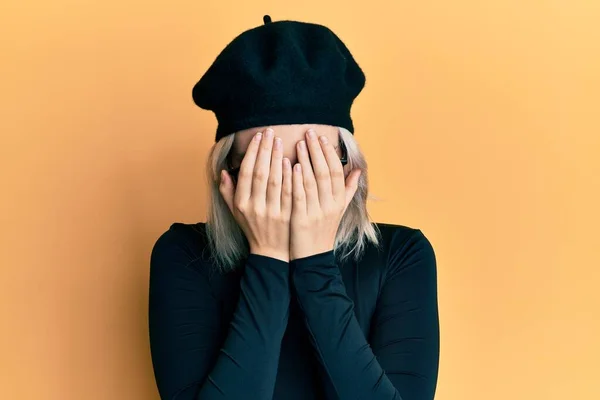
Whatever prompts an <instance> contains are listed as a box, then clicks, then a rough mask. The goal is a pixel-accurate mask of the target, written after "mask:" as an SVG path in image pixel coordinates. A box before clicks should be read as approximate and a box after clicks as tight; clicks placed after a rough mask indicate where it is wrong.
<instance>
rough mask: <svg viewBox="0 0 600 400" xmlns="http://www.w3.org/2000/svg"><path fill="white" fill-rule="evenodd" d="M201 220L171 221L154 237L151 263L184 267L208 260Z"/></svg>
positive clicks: (204, 232)
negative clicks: (191, 221)
mask: <svg viewBox="0 0 600 400" xmlns="http://www.w3.org/2000/svg"><path fill="white" fill-rule="evenodd" d="M204 229H205V226H204V223H203V222H198V223H182V222H173V223H171V225H170V226H169V227H168V228H167V229H166V230H165V231H163V232H162V233H161V234H160V235H159V236H158V238H157V239H156V241H155V243H154V245H153V247H152V252H151V264H152V265H158V264H169V265H173V264H179V265H183V266H185V267H194V265H196V264H199V263H201V262H202V261H207V260H208V254H207V251H206V250H207V246H206V244H207V241H206V231H205V230H204Z"/></svg>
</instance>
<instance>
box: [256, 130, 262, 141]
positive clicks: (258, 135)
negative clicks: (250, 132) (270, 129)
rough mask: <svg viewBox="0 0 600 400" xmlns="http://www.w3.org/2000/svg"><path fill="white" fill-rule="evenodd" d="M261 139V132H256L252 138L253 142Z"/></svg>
mask: <svg viewBox="0 0 600 400" xmlns="http://www.w3.org/2000/svg"><path fill="white" fill-rule="evenodd" d="M261 137H262V132H258V133H257V134H256V135H255V136H254V140H256V141H257V142H258V141H260V138H261Z"/></svg>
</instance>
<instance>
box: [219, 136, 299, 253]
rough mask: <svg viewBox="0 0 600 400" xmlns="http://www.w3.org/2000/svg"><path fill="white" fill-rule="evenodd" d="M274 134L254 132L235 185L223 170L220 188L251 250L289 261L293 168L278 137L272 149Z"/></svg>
mask: <svg viewBox="0 0 600 400" xmlns="http://www.w3.org/2000/svg"><path fill="white" fill-rule="evenodd" d="M273 136H274V134H273V130H272V129H267V130H266V132H265V137H264V138H261V137H260V132H259V133H257V134H256V135H255V136H254V138H253V139H252V141H251V142H250V144H249V145H248V148H247V150H246V155H245V156H244V159H243V160H242V164H241V165H240V171H239V173H238V182H237V185H236V186H235V187H234V185H233V181H232V179H231V177H230V176H229V174H227V172H226V171H224V170H223V171H221V183H220V185H219V192H220V193H221V195H222V196H223V198H224V199H225V202H226V203H227V206H228V207H229V209H230V210H231V212H232V214H233V216H234V218H235V220H236V221H237V223H238V224H239V225H240V227H241V229H242V231H243V232H244V234H245V235H246V238H247V239H248V243H249V244H250V252H251V253H254V254H260V255H265V256H269V257H273V258H278V259H280V260H282V261H286V262H289V235H290V216H291V210H292V168H291V165H290V161H289V160H288V159H287V158H286V159H285V160H283V150H282V148H283V146H282V145H281V141H279V144H277V142H275V148H274V149H273V141H274V140H273ZM257 153H258V155H257ZM282 161H283V162H282ZM282 171H283V172H282Z"/></svg>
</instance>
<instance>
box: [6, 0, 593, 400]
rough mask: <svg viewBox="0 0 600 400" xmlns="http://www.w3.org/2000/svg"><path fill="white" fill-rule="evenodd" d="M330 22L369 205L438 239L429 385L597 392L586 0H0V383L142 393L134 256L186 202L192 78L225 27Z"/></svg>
mask: <svg viewBox="0 0 600 400" xmlns="http://www.w3.org/2000/svg"><path fill="white" fill-rule="evenodd" d="M263 14H270V15H271V16H272V18H273V20H274V21H276V20H280V19H296V20H301V21H308V22H316V23H321V24H325V25H327V26H329V27H330V28H331V29H333V30H334V32H336V33H337V34H338V35H339V36H340V37H341V38H342V40H344V41H345V42H346V43H347V45H348V47H349V48H350V50H351V51H352V53H353V54H354V56H355V57H356V59H357V60H358V61H359V63H360V65H361V67H362V68H363V69H364V71H365V73H366V75H367V84H366V87H365V89H364V91H363V92H362V93H361V95H360V96H359V97H358V99H357V100H356V103H355V107H354V109H353V118H354V120H355V123H356V138H357V140H358V141H359V143H360V145H361V147H362V149H363V150H364V152H365V153H366V156H367V159H368V161H369V166H370V180H371V184H372V186H371V191H372V193H373V194H374V195H376V196H379V197H381V198H382V201H379V202H370V203H369V204H370V212H371V215H372V216H373V218H374V219H375V220H376V221H382V222H391V223H398V224H405V225H409V226H413V227H418V228H420V229H422V230H423V231H424V232H425V234H426V235H427V236H428V237H429V239H430V240H431V241H432V243H433V245H434V248H435V250H436V254H437V257H438V274H439V276H438V279H439V282H438V284H439V301H440V317H441V332H442V340H441V360H440V377H439V382H438V391H437V397H436V399H437V400H482V399H485V400H501V399H502V400H504V399H511V400H516V399H519V400H521V399H523V400H528V399H544V400H559V399H561V400H562V399H576V400H577V399H590V400H591V399H598V398H600V385H599V379H600V378H599V376H600V366H599V358H600V344H599V338H600V312H599V309H600V307H599V306H600V301H599V295H598V291H599V290H600V289H599V282H598V281H599V279H598V278H599V277H600V273H599V272H598V270H599V269H600V244H599V239H598V238H599V234H598V232H597V230H598V226H599V225H600V213H599V211H598V207H599V204H600V177H599V175H600V138H599V137H600V124H599V119H600V117H599V114H600V96H599V92H600V23H599V21H600V2H598V1H595V0H589V1H583V0H556V1H550V0H538V1H523V0H487V1H485V0H470V1H469V0H454V1H404V0H403V1H387V2H382V1H367V2H362V1H355V2H349V1H323V0H319V1H312V0H311V1H303V2H301V3H298V2H281V1H252V2H246V1H235V2H232V1H216V0H213V1H202V0H200V1H198V0H195V1H174V2H170V3H169V2H166V1H161V2H157V1H148V0H145V1H131V0H126V1H117V0H106V1H99V0H97V1H83V0H81V1H75V0H71V1H67V0H54V1H31V0H30V1H17V0H9V1H8V2H6V0H5V1H3V2H2V4H1V6H0V22H1V23H0V34H1V35H0V44H1V49H0V50H1V52H0V57H1V62H0V68H1V71H0V72H1V74H0V83H1V87H0V89H1V90H0V116H1V118H0V127H1V129H0V132H1V133H2V145H1V146H0V160H1V168H0V178H1V183H2V196H1V197H0V210H1V213H0V218H1V229H0V243H1V246H2V247H1V251H0V257H1V258H0V261H1V271H0V284H1V285H2V286H1V290H0V322H1V324H2V326H1V329H0V398H2V399H11V400H20V399H27V400H29V399H31V400H33V399H36V400H38V399H44V400H46V399H49V400H76V399H77V400H80V399H86V400H95V399H98V400H108V399H111V400H112V399H118V400H121V399H122V400H138V399H139V400H146V399H158V395H157V392H156V389H155V384H154V378H153V375H152V367H151V361H150V353H149V347H148V346H149V344H148V336H147V334H148V333H147V314H146V313H147V285H148V263H149V255H150V250H151V247H152V245H153V244H154V241H155V240H156V238H157V237H158V235H160V234H161V233H162V232H164V231H165V230H166V229H167V228H168V226H169V225H170V224H171V223H172V222H174V221H182V222H197V221H205V210H206V184H205V182H204V180H203V179H204V173H203V166H204V161H205V159H206V156H207V151H208V149H209V147H210V146H211V145H212V143H213V141H214V130H215V128H216V121H215V119H214V116H213V114H212V113H210V112H208V111H203V110H201V109H199V108H196V107H195V106H194V105H193V103H192V99H191V88H192V86H193V84H194V83H195V82H196V81H197V80H198V79H199V78H200V76H201V75H202V73H203V72H204V71H205V70H206V68H208V66H209V65H210V63H211V62H212V61H213V60H214V58H215V57H216V55H217V54H218V52H219V51H220V50H221V49H222V48H223V47H224V46H225V45H226V44H227V43H228V42H229V41H230V40H231V39H233V38H234V37H235V36H236V35H237V34H239V33H241V32H242V31H243V30H245V29H248V28H251V27H254V26H257V25H260V24H262V16H263Z"/></svg>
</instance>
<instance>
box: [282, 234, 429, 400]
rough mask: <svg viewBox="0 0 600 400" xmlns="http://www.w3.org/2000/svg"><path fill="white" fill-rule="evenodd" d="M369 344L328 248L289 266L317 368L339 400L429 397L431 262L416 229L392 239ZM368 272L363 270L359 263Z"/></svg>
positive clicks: (424, 399) (426, 399) (425, 243)
mask: <svg viewBox="0 0 600 400" xmlns="http://www.w3.org/2000/svg"><path fill="white" fill-rule="evenodd" d="M391 246H392V248H391V251H390V256H389V263H390V265H388V273H387V276H386V279H385V283H384V284H383V288H382V290H381V293H380V295H379V299H378V302H377V306H376V310H375V313H374V315H373V318H372V325H371V326H372V328H371V333H370V344H369V343H368V342H367V340H366V338H365V337H364V334H363V332H362V330H361V328H360V326H359V324H358V321H357V320H356V316H355V315H354V304H353V302H352V300H351V299H350V298H349V297H348V296H347V295H346V290H345V287H344V283H343V281H342V277H341V274H340V270H339V268H338V266H337V265H336V264H335V258H334V255H333V250H331V251H328V252H325V253H319V254H315V255H312V256H309V257H304V258H300V259H296V260H293V261H292V262H291V266H292V268H293V270H292V281H293V284H294V287H295V291H296V295H297V297H298V303H299V304H300V307H301V309H302V310H303V312H304V315H305V319H306V325H307V328H308V331H309V332H310V339H311V342H312V344H313V346H314V348H315V350H316V353H317V356H318V358H319V361H320V363H321V366H322V370H323V371H324V372H325V373H326V374H327V375H328V378H329V380H330V381H331V382H332V384H333V386H334V387H335V390H336V392H337V394H338V396H339V399H340V400H346V399H363V398H365V399H366V398H368V399H373V400H378V399H394V400H432V399H433V397H434V394H435V388H436V384H437V376H438V363H439V319H438V306H437V283H436V279H437V278H436V260H435V255H434V252H433V249H432V247H431V244H430V243H429V241H428V240H427V238H426V237H425V236H424V235H423V233H422V232H421V231H420V230H415V231H414V233H413V234H412V235H410V237H408V238H406V237H404V238H397V237H396V236H395V237H394V238H393V239H392V242H391ZM365 267H366V268H368V267H369V266H368V265H365Z"/></svg>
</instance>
